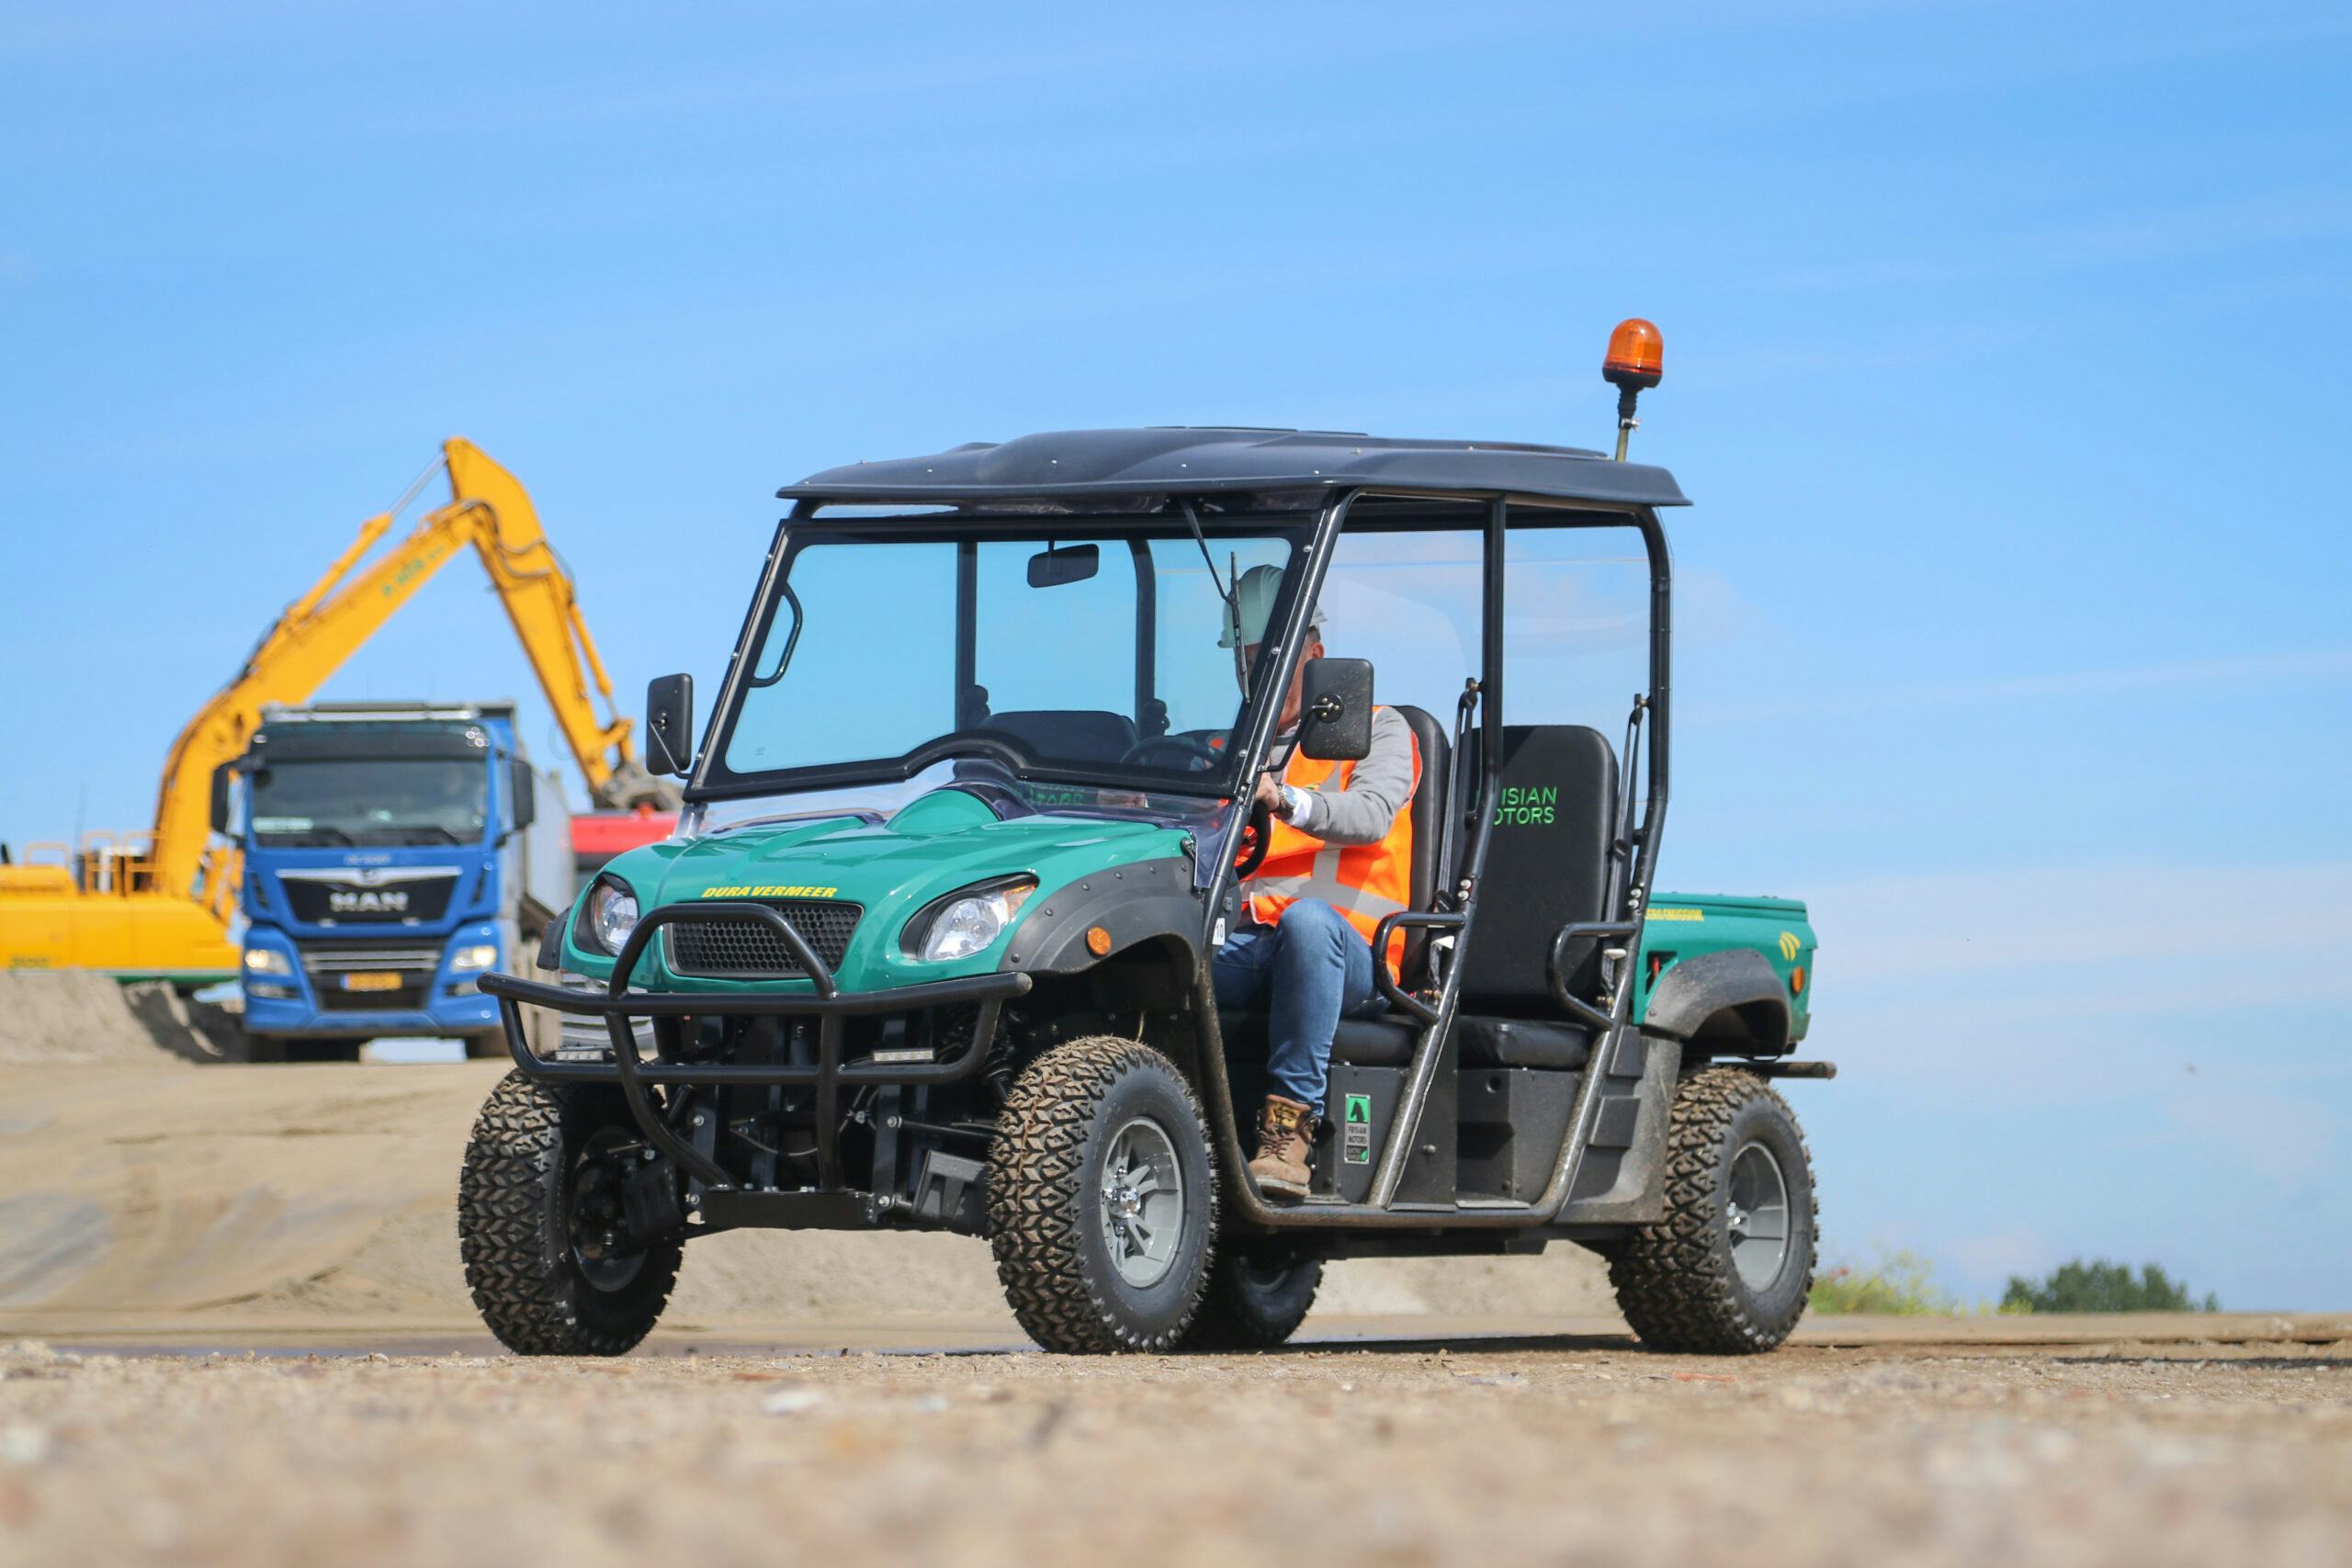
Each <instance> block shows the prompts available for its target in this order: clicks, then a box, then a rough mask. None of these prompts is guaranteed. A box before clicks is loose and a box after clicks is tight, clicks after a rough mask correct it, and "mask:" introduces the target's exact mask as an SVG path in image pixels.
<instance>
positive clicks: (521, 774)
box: [506, 757, 539, 833]
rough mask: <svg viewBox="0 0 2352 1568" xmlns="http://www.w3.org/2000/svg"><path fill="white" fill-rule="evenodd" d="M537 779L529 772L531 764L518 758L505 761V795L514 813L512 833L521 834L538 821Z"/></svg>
mask: <svg viewBox="0 0 2352 1568" xmlns="http://www.w3.org/2000/svg"><path fill="white" fill-rule="evenodd" d="M538 784H539V781H538V779H537V777H536V776H535V775H534V774H533V773H532V772H531V764H530V763H529V762H527V761H524V760H523V759H522V758H520V757H509V758H507V759H506V793H507V795H510V796H511V797H512V799H511V800H510V802H509V804H510V806H511V807H512V808H513V810H514V813H515V831H516V832H517V833H519V832H521V831H522V830H523V829H526V828H527V827H529V826H530V825H531V824H532V823H533V822H536V821H537V820H538V816H539V795H538Z"/></svg>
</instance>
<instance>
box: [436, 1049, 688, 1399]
mask: <svg viewBox="0 0 2352 1568" xmlns="http://www.w3.org/2000/svg"><path fill="white" fill-rule="evenodd" d="M635 1126H636V1124H635V1123H634V1122H631V1121H630V1120H629V1115H628V1106H627V1105H626V1104H625V1103H624V1102H623V1101H622V1100H621V1097H620V1095H619V1093H618V1092H617V1091H615V1090H612V1089H603V1088H601V1087H595V1086H589V1087H580V1088H572V1087H564V1088H558V1087H556V1086H554V1085H551V1084H542V1083H536V1082H534V1081H532V1080H531V1079H529V1078H526V1077H524V1076H523V1075H522V1074H521V1073H519V1072H517V1073H510V1074H508V1075H507V1076H506V1077H505V1078H504V1079H503V1081H501V1082H500V1084H499V1086H498V1087H497V1088H496V1089H492V1091H491V1095H490V1098H489V1100H486V1101H484V1102H483V1104H482V1108H481V1116H480V1117H478V1118H477V1119H476V1120H475V1122H474V1131H473V1136H472V1138H471V1139H470V1140H469V1141H468V1143H467V1145H466V1163H465V1168H464V1170H463V1171H462V1172H461V1173H460V1175H459V1177H458V1251H459V1252H460V1253H462V1254H463V1255H464V1258H465V1263H466V1283H467V1284H468V1285H469V1286H470V1287H471V1288H472V1290H473V1297H474V1305H475V1306H476V1307H478V1308H480V1309H481V1317H482V1321H483V1322H484V1323H486V1324H488V1325H490V1331H491V1332H492V1334H494V1335H496V1336H497V1337H498V1339H499V1342H500V1343H501V1344H503V1345H504V1346H505V1347H506V1348H508V1349H510V1350H513V1351H515V1353H516V1354H517V1355H523V1356H617V1355H620V1354H621V1353H622V1352H624V1351H626V1350H628V1348H630V1347H632V1346H634V1345H635V1344H636V1343H637V1342H638V1341H639V1340H640V1339H642V1338H644V1337H645V1336H646V1334H647V1332H648V1331H649V1330H650V1329H651V1328H652V1326H653V1325H654V1322H655V1320H656V1319H658V1318H660V1317H661V1315H662V1307H663V1306H664V1305H666V1304H667V1303H668V1302H669V1300H670V1288H671V1286H673V1284H675V1283H676V1282H677V1279H678V1259H679V1256H680V1253H681V1246H680V1244H679V1243H677V1242H675V1241H670V1242H663V1243H660V1244H658V1245H655V1246H653V1247H648V1248H646V1249H645V1250H644V1251H643V1252H641V1253H639V1254H637V1255H635V1257H634V1258H633V1259H632V1260H625V1261H634V1263H635V1265H636V1266H635V1268H634V1269H625V1268H615V1267H613V1266H612V1265H611V1264H609V1263H607V1264H604V1265H600V1267H603V1268H604V1269H605V1273H606V1275H607V1280H606V1281H605V1283H601V1284H600V1283H599V1282H598V1281H597V1280H596V1279H595V1278H593V1277H592V1276H591V1273H590V1271H589V1266H588V1264H587V1263H586V1262H585V1261H584V1260H583V1259H582V1257H581V1255H580V1253H579V1252H578V1251H577V1250H575V1248H574V1247H573V1245H572V1236H571V1226H570V1224H569V1216H568V1215H567V1213H566V1212H565V1206H566V1203H567V1202H568V1201H569V1199H570V1197H571V1186H572V1181H573V1177H574V1171H575V1168H576V1167H577V1165H578V1162H579V1161H580V1158H581V1156H582V1151H583V1150H585V1149H586V1148H587V1147H588V1146H589V1145H590V1143H591V1140H594V1139H595V1138H596V1137H597V1136H598V1134H624V1133H625V1134H628V1136H630V1137H634V1136H635ZM615 1276H625V1277H618V1278H615Z"/></svg>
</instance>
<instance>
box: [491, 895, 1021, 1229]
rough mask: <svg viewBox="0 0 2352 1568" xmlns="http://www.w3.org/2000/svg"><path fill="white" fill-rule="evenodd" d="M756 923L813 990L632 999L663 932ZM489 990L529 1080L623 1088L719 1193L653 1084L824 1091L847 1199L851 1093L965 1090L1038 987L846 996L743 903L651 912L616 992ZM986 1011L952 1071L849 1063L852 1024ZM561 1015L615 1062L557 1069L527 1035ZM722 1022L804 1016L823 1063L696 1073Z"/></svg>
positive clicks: (819, 1107) (615, 978)
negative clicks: (644, 1023) (844, 1135)
mask: <svg viewBox="0 0 2352 1568" xmlns="http://www.w3.org/2000/svg"><path fill="white" fill-rule="evenodd" d="M741 919H752V920H757V921H760V922H762V923H763V924H765V925H767V926H768V927H769V928H770V929H771V930H772V931H774V932H775V936H776V938H777V940H778V941H780V942H783V944H784V947H785V950H786V952H788V953H791V954H792V956H793V958H794V960H795V961H796V962H797V964H799V965H800V967H801V970H802V972H803V974H804V975H806V976H807V977H808V982H809V988H808V989H806V990H792V991H728V992H693V993H688V992H669V993H665V994H660V995H655V994H649V993H646V992H631V991H630V990H629V989H628V984H629V977H630V976H631V975H632V974H633V973H634V972H635V970H636V968H637V962H638V959H639V957H640V956H641V955H642V954H643V953H644V952H645V949H646V945H647V944H648V943H649V942H650V941H651V940H652V938H653V933H654V932H655V931H659V930H661V929H662V927H663V926H669V925H681V924H689V923H695V922H701V921H717V920H741ZM481 988H482V990H483V991H484V992H485V993H487V994H488V995H490V996H492V997H495V998H497V999H498V1015H499V1021H500V1022H501V1023H502V1024H503V1026H504V1029H505V1032H506V1049H507V1051H508V1053H509V1054H510V1055H513V1056H514V1058H515V1066H516V1067H517V1068H518V1069H520V1070H521V1071H522V1072H523V1073H524V1074H525V1076H526V1077H534V1078H538V1079H541V1080H543V1081H547V1082H552V1083H607V1084H617V1085H618V1086H619V1087H620V1090H621V1094H622V1097H623V1098H624V1099H625V1100H627V1101H628V1108H629V1112H630V1114H631V1115H632V1116H633V1117H634V1118H635V1119H636V1122H637V1124H638V1129H639V1131H640V1132H642V1133H643V1134H645V1136H646V1140H647V1141H648V1142H649V1143H650V1144H651V1145H653V1146H654V1147H655V1148H658V1149H660V1150H661V1151H662V1153H664V1154H666V1155H668V1156H670V1157H671V1158H672V1159H673V1160H675V1161H676V1162H677V1164H678V1166H679V1168H681V1169H683V1170H684V1171H685V1172H687V1173H688V1174H689V1175H691V1176H692V1177H694V1178H695V1179H696V1180H697V1181H699V1182H700V1183H701V1184H702V1185H703V1186H704V1187H705V1188H706V1189H707V1190H714V1191H724V1190H732V1188H733V1181H734V1179H733V1178H732V1177H730V1176H729V1174H728V1172H727V1170H726V1169H725V1168H724V1167H722V1166H720V1165H718V1163H717V1162H716V1161H715V1160H713V1159H711V1158H710V1157H709V1156H707V1155H705V1154H704V1153H702V1152H701V1151H700V1150H698V1149H696V1148H695V1147H694V1146H693V1145H690V1144H688V1143H686V1142H685V1141H684V1140H683V1139H681V1138H680V1137H679V1136H678V1135H677V1134H674V1133H673V1132H672V1131H671V1130H670V1129H669V1127H668V1126H667V1125H666V1124H664V1122H662V1113H661V1108H660V1107H658V1106H656V1105H655V1104H654V1103H653V1100H652V1098H651V1097H650V1095H648V1094H647V1093H646V1089H647V1086H649V1085H656V1084H659V1085H673V1084H712V1085H724V1084H746V1085H767V1084H779V1085H787V1086H798V1087H813V1088H814V1089H816V1091H817V1102H816V1134H817V1169H818V1184H819V1187H820V1190H826V1191H837V1190H841V1186H840V1176H841V1173H840V1157H839V1149H838V1144H839V1138H840V1132H841V1114H840V1105H841V1090H842V1088H843V1087H844V1086H847V1087H850V1088H858V1087H862V1086H865V1085H884V1084H899V1085H919V1084H944V1083H956V1082H958V1081H960V1080H962V1079H964V1078H967V1077H971V1076H972V1075H973V1074H974V1073H976V1072H978V1070H979V1068H980V1066H981V1065H982V1064H983V1063H984V1062H986V1061H987V1059H988V1052H989V1043H990V1042H991V1041H992V1040H994V1039H995V1037H996V1024H997V1010H998V1009H999V1008H1001V1006H1002V1005H1003V1004H1004V1002H1005V1001H1006V1000H1007V999H1008V998H1012V997H1018V996H1021V995H1023V994H1024V993H1025V992H1027V991H1028V989H1029V976H1026V975H1019V974H998V975H972V976H965V977H964V978H961V979H956V980H937V981H933V982H931V983H930V984H928V985H921V986H901V987H894V988H892V989H890V990H887V991H862V992H851V993H843V992H842V990H841V989H840V988H839V987H837V986H836V985H835V984H834V981H833V976H832V972H831V970H830V969H828V968H826V967H825V964H824V962H823V960H821V959H820V958H819V957H818V956H817V954H816V953H814V952H812V951H811V950H810V948H809V943H808V942H807V941H806V939H804V938H803V937H802V936H801V934H800V933H799V932H798V931H795V930H794V929H793V928H792V925H791V922H789V921H788V920H786V919H785V918H784V916H783V915H782V914H781V913H780V912H779V911H777V910H775V909H774V908H769V907H768V906H767V905H765V904H759V903H753V902H751V901H749V900H742V899H733V898H712V899H707V900H702V901H699V902H696V903H693V904H665V905H663V906H662V907H661V908H656V909H651V910H649V911H647V913H646V915H645V917H644V918H643V919H640V920H639V921H638V923H637V929H636V930H635V931H631V932H630V933H629V939H628V942H626V943H624V944H623V945H622V948H621V952H620V956H619V957H618V958H617V959H616V960H615V961H614V964H613V973H612V977H611V978H610V979H609V980H607V981H606V982H605V989H604V991H603V992H602V993H601V994H599V993H597V992H594V991H579V990H571V989H568V988H566V987H562V986H550V985H548V984H547V983H546V982H544V981H540V980H526V979H523V978H522V977H520V976H515V975H498V974H492V975H485V976H482V977H481ZM961 1003H977V1004H978V1008H979V1016H978V1019H977V1020H976V1021H975V1022H974V1025H973V1029H972V1038H971V1039H970V1041H969V1042H967V1043H966V1045H965V1047H964V1049H963V1050H962V1051H960V1052H958V1053H957V1054H956V1055H954V1056H951V1057H949V1058H947V1059H946V1060H944V1061H933V1062H909V1063H896V1062H892V1063H879V1062H843V1061H842V1034H843V1029H842V1020H843V1019H845V1018H849V1017H854V1016H871V1015H874V1014H877V1013H899V1012H911V1011H914V1010H918V1009H922V1008H934V1007H951V1006H956V1005H957V1004H961ZM526 1004H527V1005H529V1006H533V1007H544V1008H551V1009H553V1010H556V1011H558V1012H562V1013H570V1014H571V1015H573V1016H575V1017H589V1018H601V1019H603V1020H604V1021H605V1029H606V1031H607V1032H608V1033H609V1034H610V1035H611V1037H612V1058H611V1060H609V1061H603V1062H562V1061H552V1062H551V1061H548V1060H546V1059H545V1058H543V1057H540V1056H538V1055H535V1054H534V1053H533V1052H532V1050H531V1048H530V1044H529V1043H528V1041H527V1039H526V1035H525V1032H524V1029H523V1008H524V1007H525V1005H526ZM712 1014H726V1015H747V1014H748V1015H752V1016H755V1017H802V1018H814V1019H816V1020H817V1060H816V1061H815V1062H813V1063H800V1064H795V1063H743V1062H685V1061H681V1060H678V1059H676V1056H675V1052H676V1049H677V1041H678V1028H677V1021H678V1020H679V1019H682V1018H690V1017H698V1016H699V1017H707V1016H710V1015H712ZM640 1018H643V1019H650V1020H651V1021H653V1034H654V1040H655V1042H656V1047H657V1049H656V1055H655V1058H654V1059H653V1060H651V1061H646V1060H643V1059H642V1058H641V1057H640V1056H639V1053H638V1043H637V1038H636V1035H635V1034H634V1033H633V1032H632V1031H631V1029H630V1024H631V1021H633V1020H636V1019H640Z"/></svg>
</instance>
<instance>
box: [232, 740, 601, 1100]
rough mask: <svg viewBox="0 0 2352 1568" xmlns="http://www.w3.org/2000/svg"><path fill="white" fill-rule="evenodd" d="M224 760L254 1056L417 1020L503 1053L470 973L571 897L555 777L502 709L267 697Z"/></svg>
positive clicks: (292, 1051)
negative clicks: (235, 752)
mask: <svg viewBox="0 0 2352 1568" xmlns="http://www.w3.org/2000/svg"><path fill="white" fill-rule="evenodd" d="M232 768H233V772H234V775H235V776H236V777H237V778H238V779H239V780H240V781H242V788H241V790H240V794H241V795H242V800H243V811H242V813H240V814H232V822H233V823H234V826H233V832H234V835H235V837H236V839H237V841H238V843H239V845H240V847H241V848H242V850H243V860H244V864H243V889H242V891H243V898H242V903H243V912H244V916H245V920H246V925H245V929H244V933H243V939H242V948H243V953H242V963H241V966H240V967H241V974H242V977H243V981H242V983H243V993H244V1028H245V1032H246V1035H247V1038H248V1040H249V1042H250V1045H251V1055H252V1058H253V1059H254V1060H255V1061H285V1060H288V1059H304V1060H335V1059H340V1060H352V1059H356V1057H357V1056H358V1055H359V1052H360V1049H361V1048H362V1047H363V1046H365V1045H366V1044H367V1043H368V1041H369V1040H371V1039H376V1038H379V1037H383V1036H417V1035H428V1036H439V1037H443V1038H453V1039H459V1040H463V1041H464V1042H465V1043H466V1045H467V1050H468V1053H469V1055H493V1054H498V1053H501V1052H503V1049H504V1047H503V1043H502V1042H501V1038H500V1035H499V1020H498V1004H497V1002H496V1001H495V1000H494V999H493V998H490V997H488V996H485V995H483V994H482V992H481V989H480V987H479V985H478V982H479V980H480V979H481V976H483V975H484V974H486V973H489V972H491V971H492V970H499V969H505V970H509V971H511V970H513V969H514V968H515V967H516V966H517V965H518V964H524V963H527V959H528V955H529V954H530V953H532V952H533V951H534V950H535V949H536V947H537V943H538V941H539V938H540V936H541V934H542V933H543V932H544V931H545V930H546V929H547V925H548V921H549V920H550V919H553V918H555V915H556V912H558V911H560V910H562V909H564V908H568V907H569V906H570V904H571V896H572V858H573V857H572V849H571V838H570V833H569V830H568V822H569V818H568V814H567V813H566V811H565V810H564V807H563V805H562V792H561V791H560V789H557V788H555V787H553V785H552V781H551V780H549V781H542V780H540V779H538V778H537V775H535V774H534V773H533V771H532V768H531V762H530V760H529V758H528V756H527V755H526V753H525V751H524V749H523V745H522V742H521V741H520V740H519V739H517V737H516V735H515V705H514V704H512V703H466V704H433V703H321V704H314V705H310V706H306V707H283V706H272V707H268V708H266V709H264V710H263V722H262V725H261V728H259V729H258V730H256V731H255V732H254V738H253V741H252V744H251V745H250V746H249V747H248V748H247V750H246V751H245V753H244V755H243V757H241V758H240V759H238V761H236V762H235V763H234V764H232ZM543 785H544V786H545V787H543ZM240 816H241V818H242V820H236V818H237V817H240Z"/></svg>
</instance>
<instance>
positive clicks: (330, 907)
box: [278, 868, 458, 926]
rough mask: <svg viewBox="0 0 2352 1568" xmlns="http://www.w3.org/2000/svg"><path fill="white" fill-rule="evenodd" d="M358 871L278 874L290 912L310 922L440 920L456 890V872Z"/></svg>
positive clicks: (303, 920) (364, 923)
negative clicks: (367, 875)
mask: <svg viewBox="0 0 2352 1568" xmlns="http://www.w3.org/2000/svg"><path fill="white" fill-rule="evenodd" d="M363 875H365V873H363V872H360V871H343V870H339V869H327V870H319V871H310V870H294V871H286V872H280V873H279V874H278V880H279V882H281V883H282V884H283V885H284V886H285V890H286V906H287V911H288V913H289V914H291V915H292V916H293V917H294V919H298V920H300V921H302V922H303V923H304V924H306V925H320V926H358V925H401V924H409V923H413V922H416V921H420V920H437V919H440V918H441V917H442V916H443V915H445V914H447V913H448V910H449V896H450V895H451V894H452V893H454V892H456V891H457V887H458V874H457V873H456V872H454V871H437V870H436V871H427V872H423V873H420V872H415V871H410V870H407V869H405V868H395V869H393V870H390V871H386V872H378V873H376V874H375V876H374V878H373V880H366V881H363V880H361V878H362V877H363Z"/></svg>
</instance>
